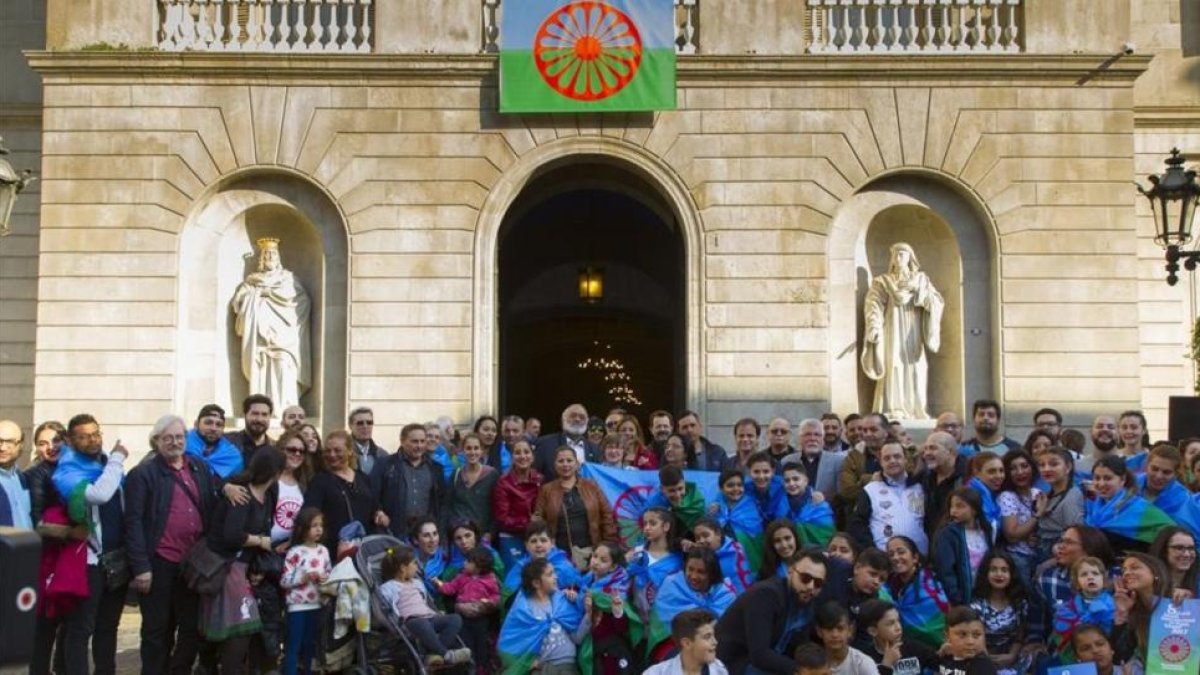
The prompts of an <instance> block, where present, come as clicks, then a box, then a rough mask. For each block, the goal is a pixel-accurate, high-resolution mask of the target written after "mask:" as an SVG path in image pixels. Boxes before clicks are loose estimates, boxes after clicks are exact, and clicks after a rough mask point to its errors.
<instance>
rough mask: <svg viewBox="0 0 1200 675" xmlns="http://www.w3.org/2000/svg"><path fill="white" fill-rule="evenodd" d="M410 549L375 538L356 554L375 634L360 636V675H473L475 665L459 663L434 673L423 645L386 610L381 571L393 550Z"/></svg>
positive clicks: (383, 537) (388, 538) (368, 539)
mask: <svg viewBox="0 0 1200 675" xmlns="http://www.w3.org/2000/svg"><path fill="white" fill-rule="evenodd" d="M401 546H407V544H405V543H404V542H402V541H400V540H399V539H397V538H395V537H392V536H388V535H382V534H380V535H372V536H369V537H366V538H364V539H363V540H362V541H361V542H359V545H358V551H357V552H356V553H355V554H354V566H355V568H357V569H358V573H359V575H360V576H362V578H363V581H364V582H366V584H367V588H368V590H369V591H370V594H371V632H370V633H369V634H368V635H363V636H360V642H359V654H358V663H359V665H358V667H357V668H355V671H354V672H355V673H356V675H374V674H375V673H385V672H389V671H390V672H396V673H412V674H416V675H426V674H427V673H430V672H436V673H447V674H451V673H453V674H457V675H469V674H471V673H474V672H475V666H474V663H458V664H455V665H452V666H450V665H448V666H445V667H441V668H436V669H430V668H428V667H427V666H426V665H425V652H424V650H423V649H422V648H421V645H420V643H419V642H418V641H417V640H416V639H415V638H414V637H413V636H412V635H410V634H409V632H408V631H407V630H405V629H404V627H403V626H401V625H399V624H398V623H397V622H396V619H395V617H394V616H392V613H391V612H389V611H387V608H386V607H385V606H384V603H383V598H382V597H381V596H380V594H379V587H380V585H382V584H383V582H384V581H385V580H384V579H382V578H381V577H382V575H381V574H380V571H379V568H380V563H381V561H382V560H383V557H384V555H386V554H387V550H388V549H389V548H395V547H401ZM465 646H466V645H465V643H463V641H462V638H457V639H456V642H455V644H454V647H455V648H461V647H465Z"/></svg>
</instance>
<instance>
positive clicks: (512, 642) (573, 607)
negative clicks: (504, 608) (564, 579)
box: [496, 593, 583, 675]
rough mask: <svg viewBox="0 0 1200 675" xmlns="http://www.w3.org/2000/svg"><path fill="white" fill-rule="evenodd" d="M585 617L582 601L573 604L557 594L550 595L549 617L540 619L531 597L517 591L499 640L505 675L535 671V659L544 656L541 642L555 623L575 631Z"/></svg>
mask: <svg viewBox="0 0 1200 675" xmlns="http://www.w3.org/2000/svg"><path fill="white" fill-rule="evenodd" d="M582 620H583V609H582V601H580V602H578V603H572V602H570V601H568V600H567V596H566V595H565V594H563V593H555V594H554V595H552V596H551V597H550V614H549V616H546V617H545V618H538V614H537V613H535V612H534V608H533V603H532V602H531V601H530V600H529V598H528V596H526V595H525V593H518V594H517V598H516V600H515V601H513V604H512V608H510V609H509V610H508V615H507V616H505V617H504V625H503V626H502V627H501V628H500V639H499V641H498V642H497V643H496V651H498V652H500V663H501V664H502V665H503V666H504V671H503V672H504V673H505V675H525V674H526V673H530V672H532V671H533V662H534V661H535V660H537V658H538V657H539V656H540V655H541V653H542V642H543V641H544V640H545V639H546V636H547V635H549V634H550V627H551V626H552V625H553V624H556V623H557V624H558V625H559V626H562V628H563V630H565V631H567V632H568V633H572V632H574V631H575V630H577V629H578V628H579V623H580V622H581V621H582Z"/></svg>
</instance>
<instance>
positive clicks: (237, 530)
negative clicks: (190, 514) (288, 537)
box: [207, 483, 279, 563]
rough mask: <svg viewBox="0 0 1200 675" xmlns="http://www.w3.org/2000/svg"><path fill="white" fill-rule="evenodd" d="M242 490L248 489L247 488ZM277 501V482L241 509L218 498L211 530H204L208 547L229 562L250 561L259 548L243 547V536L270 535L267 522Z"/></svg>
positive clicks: (273, 516)
mask: <svg viewBox="0 0 1200 675" xmlns="http://www.w3.org/2000/svg"><path fill="white" fill-rule="evenodd" d="M245 487H246V489H249V486H245ZM278 500H279V484H278V483H276V484H275V485H272V486H271V487H270V489H268V490H267V493H266V494H265V495H263V501H262V502H261V503H259V501H258V500H257V499H255V498H254V496H253V495H251V497H250V501H249V502H247V503H245V504H243V505H241V506H237V505H235V504H234V503H233V502H230V501H229V500H228V499H225V498H224V497H222V498H220V499H218V500H217V505H216V506H215V507H214V508H213V511H212V527H209V528H207V536H208V546H209V548H211V549H212V550H213V553H216V554H217V555H220V556H222V557H224V558H227V559H230V560H238V561H240V562H246V563H249V562H252V561H253V560H254V558H255V557H256V556H257V555H258V554H259V552H260V551H262V549H249V548H246V546H245V544H246V536H247V535H255V536H260V537H270V536H271V521H272V520H274V518H275V502H276V501H278Z"/></svg>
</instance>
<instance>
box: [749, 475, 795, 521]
mask: <svg viewBox="0 0 1200 675" xmlns="http://www.w3.org/2000/svg"><path fill="white" fill-rule="evenodd" d="M746 496H747V497H749V498H750V499H751V500H752V501H753V502H754V504H755V506H757V507H758V512H759V513H760V514H761V518H762V521H763V522H764V523H765V522H767V521H768V520H770V519H772V518H774V517H775V514H776V512H778V511H779V508H780V507H779V502H780V500H783V499H786V498H787V493H786V492H784V491H783V479H782V478H780V477H779V476H772V477H771V483H770V484H769V485H767V492H766V494H760V493H759V491H758V488H756V487H754V480H753V479H751V478H750V477H749V476H746Z"/></svg>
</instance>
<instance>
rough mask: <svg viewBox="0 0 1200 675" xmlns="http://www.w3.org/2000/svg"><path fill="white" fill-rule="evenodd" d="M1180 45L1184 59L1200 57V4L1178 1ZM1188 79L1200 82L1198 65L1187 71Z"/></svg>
mask: <svg viewBox="0 0 1200 675" xmlns="http://www.w3.org/2000/svg"><path fill="white" fill-rule="evenodd" d="M1179 23H1180V31H1179V32H1180V44H1179V48H1180V49H1182V50H1183V55H1184V56H1185V57H1189V56H1200V2H1196V0H1179ZM1188 75H1189V77H1188V79H1189V80H1193V81H1197V82H1200V64H1197V65H1196V66H1194V67H1192V68H1190V69H1189V70H1188Z"/></svg>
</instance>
